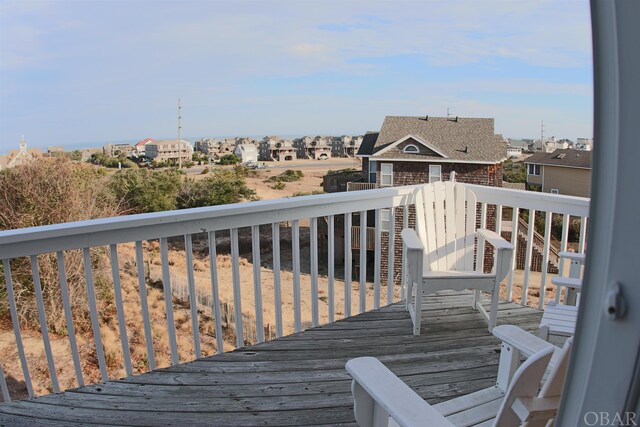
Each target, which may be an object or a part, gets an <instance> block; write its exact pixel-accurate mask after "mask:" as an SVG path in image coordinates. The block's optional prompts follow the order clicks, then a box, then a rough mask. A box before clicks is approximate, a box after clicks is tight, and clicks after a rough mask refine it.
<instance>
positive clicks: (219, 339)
mask: <svg viewBox="0 0 640 427" xmlns="http://www.w3.org/2000/svg"><path fill="white" fill-rule="evenodd" d="M208 237H209V273H210V275H211V298H212V300H213V301H212V302H211V305H212V307H213V308H212V310H213V321H214V326H215V330H216V348H217V352H218V354H221V353H224V340H223V338H224V337H223V336H222V313H221V312H220V295H219V292H218V264H217V261H218V257H217V251H216V232H215V231H209V236H208Z"/></svg>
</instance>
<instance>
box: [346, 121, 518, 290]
mask: <svg viewBox="0 0 640 427" xmlns="http://www.w3.org/2000/svg"><path fill="white" fill-rule="evenodd" d="M357 157H361V158H362V173H363V180H364V182H369V183H376V184H377V186H380V187H385V186H400V185H411V184H421V183H428V182H435V181H441V180H448V179H450V176H451V172H455V179H456V181H458V182H463V183H470V184H479V185H488V186H494V187H501V186H502V171H503V169H502V162H503V161H504V160H506V159H507V144H506V143H505V142H504V140H503V138H502V136H501V135H497V134H495V133H494V121H493V119H488V118H464V117H429V116H426V117H425V116H422V117H406V116H387V117H385V119H384V122H383V123H382V128H381V129H380V132H372V133H367V134H366V135H365V136H364V139H363V141H362V144H361V146H360V150H359V151H358V153H357ZM489 214H490V212H489ZM488 217H489V218H490V217H491V215H489V216H488ZM388 221H389V212H385V211H383V212H382V223H383V225H384V224H388ZM409 221H410V223H412V222H413V218H411V217H410V218H409ZM367 223H368V224H370V225H371V224H373V222H372V221H371V220H370V219H369V220H368V221H367ZM487 226H488V227H489V228H493V224H491V221H489V223H488V224H487ZM401 228H402V221H398V220H396V230H395V232H396V239H395V242H396V246H397V248H396V249H397V250H396V252H395V253H396V254H399V257H401V254H402V250H401V239H400V237H399V234H400V231H401ZM383 231H384V232H383V240H386V239H388V230H383ZM382 247H383V248H384V247H386V245H384V244H383V245H382ZM485 254H486V256H487V257H490V256H491V252H490V251H487V252H486V253H485ZM386 259H387V257H386V254H382V271H381V273H382V275H383V277H384V276H385V275H386V274H387V273H386V271H387V261H386ZM400 261H401V259H400V258H398V259H397V260H395V268H394V275H395V276H396V277H397V278H398V279H399V274H400V269H399V268H398V267H399V265H400Z"/></svg>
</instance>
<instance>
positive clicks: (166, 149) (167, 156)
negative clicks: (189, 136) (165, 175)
mask: <svg viewBox="0 0 640 427" xmlns="http://www.w3.org/2000/svg"><path fill="white" fill-rule="evenodd" d="M145 155H146V157H148V158H150V159H151V160H155V161H159V162H161V161H167V160H173V161H178V160H179V159H180V157H182V161H183V162H184V161H190V160H191V158H192V155H193V147H192V146H191V144H190V143H189V141H186V140H184V139H183V140H181V141H180V143H178V140H176V139H170V140H164V141H152V142H149V143H147V144H145Z"/></svg>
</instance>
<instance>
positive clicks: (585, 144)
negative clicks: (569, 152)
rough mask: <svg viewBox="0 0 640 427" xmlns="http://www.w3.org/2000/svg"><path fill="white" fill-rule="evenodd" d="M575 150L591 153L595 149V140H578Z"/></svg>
mask: <svg viewBox="0 0 640 427" xmlns="http://www.w3.org/2000/svg"><path fill="white" fill-rule="evenodd" d="M573 148H574V149H576V150H583V151H591V150H592V148H593V139H591V138H577V139H576V143H575V144H574V146H573Z"/></svg>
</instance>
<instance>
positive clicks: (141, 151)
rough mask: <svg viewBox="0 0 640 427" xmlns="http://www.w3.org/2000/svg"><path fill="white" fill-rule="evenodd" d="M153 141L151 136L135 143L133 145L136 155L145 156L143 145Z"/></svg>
mask: <svg viewBox="0 0 640 427" xmlns="http://www.w3.org/2000/svg"><path fill="white" fill-rule="evenodd" d="M150 142H153V139H151V138H145V139H143V140H142V141H140V142H138V143H136V145H135V147H134V148H135V152H136V154H137V155H138V156H145V155H146V148H145V146H146V145H147V144H148V143H150Z"/></svg>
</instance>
